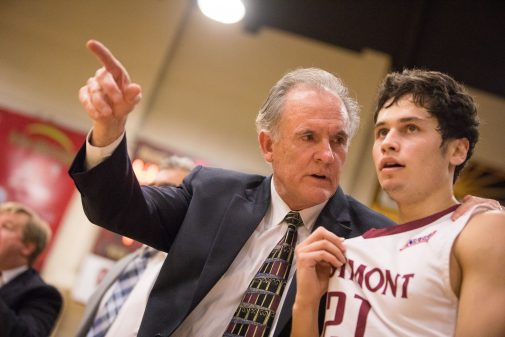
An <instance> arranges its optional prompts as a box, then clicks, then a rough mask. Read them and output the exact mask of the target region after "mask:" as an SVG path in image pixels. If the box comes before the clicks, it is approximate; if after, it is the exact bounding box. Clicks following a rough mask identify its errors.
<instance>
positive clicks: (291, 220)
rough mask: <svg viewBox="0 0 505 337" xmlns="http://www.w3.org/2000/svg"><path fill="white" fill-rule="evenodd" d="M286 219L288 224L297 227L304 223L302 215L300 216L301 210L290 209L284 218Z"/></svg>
mask: <svg viewBox="0 0 505 337" xmlns="http://www.w3.org/2000/svg"><path fill="white" fill-rule="evenodd" d="M284 220H285V221H286V222H287V223H288V224H291V225H295V226H296V227H299V226H302V225H303V220H302V217H301V216H300V213H299V212H295V211H290V212H289V213H288V214H286V217H285V218H284Z"/></svg>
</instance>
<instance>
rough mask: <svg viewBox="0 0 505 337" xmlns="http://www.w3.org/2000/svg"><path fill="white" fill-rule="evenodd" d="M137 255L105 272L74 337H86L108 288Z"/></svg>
mask: <svg viewBox="0 0 505 337" xmlns="http://www.w3.org/2000/svg"><path fill="white" fill-rule="evenodd" d="M139 254H140V250H136V251H134V252H133V253H130V254H128V255H126V256H125V257H123V258H122V259H121V260H119V261H117V262H116V263H114V265H113V266H112V268H111V269H110V270H109V271H108V272H107V274H105V276H104V278H103V279H102V281H100V283H99V284H98V287H97V288H96V290H95V291H94V292H93V294H92V295H91V297H90V298H89V299H88V302H87V303H86V308H85V310H84V314H83V315H82V318H81V323H80V324H79V328H78V329H77V332H76V334H75V337H86V335H87V334H88V331H89V328H90V327H91V325H92V324H93V321H94V319H95V315H96V312H97V311H98V308H99V307H100V302H101V301H102V298H103V296H104V295H105V293H106V292H107V290H108V289H109V288H110V286H111V285H112V284H113V283H114V282H115V281H116V279H117V278H118V276H119V274H121V272H122V271H123V269H125V268H126V266H127V265H128V263H130V261H132V260H133V259H134V258H135V257H137V256H138V255H139Z"/></svg>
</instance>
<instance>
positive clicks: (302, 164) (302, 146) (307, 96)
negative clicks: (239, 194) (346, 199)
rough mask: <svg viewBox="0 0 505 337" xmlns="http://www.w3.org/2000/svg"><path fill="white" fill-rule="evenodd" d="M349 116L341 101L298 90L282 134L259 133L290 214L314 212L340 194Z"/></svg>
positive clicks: (288, 104) (290, 95)
mask: <svg viewBox="0 0 505 337" xmlns="http://www.w3.org/2000/svg"><path fill="white" fill-rule="evenodd" d="M347 116H348V114H347V110H346V108H345V106H344V104H343V102H342V100H341V99H340V98H339V97H336V96H335V95H333V94H331V93H329V92H327V91H325V90H315V89H311V88H307V87H298V88H295V89H292V91H291V92H290V93H288V95H287V97H286V102H285V104H284V107H283V111H282V115H281V118H280V122H279V127H278V132H277V134H276V135H275V136H272V135H270V134H268V133H265V132H261V133H260V135H259V140H260V145H261V149H262V151H263V156H264V158H265V159H266V160H267V161H268V162H270V163H271V164H272V168H273V172H274V182H275V187H276V189H277V191H278V193H279V195H280V196H281V198H282V199H283V200H284V202H286V204H287V205H288V206H289V207H290V208H291V209H293V210H300V209H304V208H307V207H311V206H314V205H316V204H319V203H322V202H324V201H326V200H328V199H329V198H330V197H331V196H332V195H333V194H334V193H335V191H336V189H337V187H338V184H339V180H340V173H341V170H342V165H343V164H344V161H345V158H346V155H347V148H348V142H349V133H348V127H349V120H348V117H347Z"/></svg>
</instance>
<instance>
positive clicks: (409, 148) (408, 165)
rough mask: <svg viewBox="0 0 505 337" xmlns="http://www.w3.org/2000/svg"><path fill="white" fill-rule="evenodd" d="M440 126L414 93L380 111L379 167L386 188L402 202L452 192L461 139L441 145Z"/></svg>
mask: <svg viewBox="0 0 505 337" xmlns="http://www.w3.org/2000/svg"><path fill="white" fill-rule="evenodd" d="M388 103H389V102H387V103H386V104H385V106H388ZM437 127H438V121H437V120H436V118H435V117H433V116H432V115H431V114H430V113H429V112H428V111H427V110H426V109H425V108H421V107H418V106H416V105H415V104H414V103H413V102H412V100H411V98H410V96H406V97H404V98H402V99H400V100H399V101H398V102H397V103H395V104H393V105H391V106H390V107H388V108H382V109H381V110H380V111H379V114H378V117H377V122H376V124H375V130H374V136H375V142H374V146H373V159H374V163H375V169H376V172H377V177H378V179H379V182H380V184H381V186H382V188H383V189H384V190H385V191H386V192H387V193H388V194H389V196H390V197H391V198H392V199H393V200H395V201H396V202H397V203H399V204H400V206H401V205H402V203H409V202H419V201H421V200H426V198H427V197H428V196H429V197H430V198H431V197H434V196H436V195H440V196H446V195H448V194H449V195H452V177H453V174H454V166H453V165H455V164H456V163H458V160H457V158H456V157H455V152H456V151H454V150H455V146H456V145H457V140H454V141H448V142H446V144H444V146H442V147H441V144H442V137H441V135H440V133H439V132H438V131H437ZM451 164H452V165H451Z"/></svg>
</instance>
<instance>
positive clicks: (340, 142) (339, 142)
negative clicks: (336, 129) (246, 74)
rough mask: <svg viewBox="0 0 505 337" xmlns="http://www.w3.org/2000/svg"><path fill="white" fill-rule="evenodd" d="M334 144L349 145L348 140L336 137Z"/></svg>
mask: <svg viewBox="0 0 505 337" xmlns="http://www.w3.org/2000/svg"><path fill="white" fill-rule="evenodd" d="M333 142H334V143H335V144H339V145H345V144H347V138H346V137H343V136H340V137H335V139H333Z"/></svg>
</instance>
